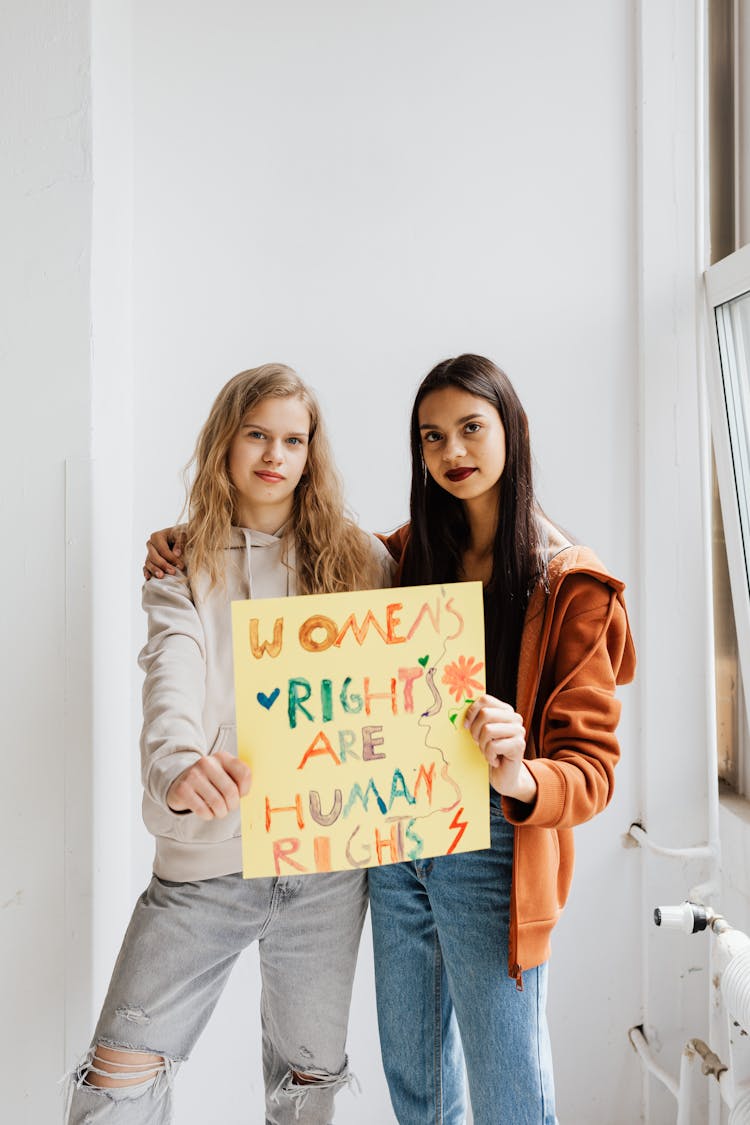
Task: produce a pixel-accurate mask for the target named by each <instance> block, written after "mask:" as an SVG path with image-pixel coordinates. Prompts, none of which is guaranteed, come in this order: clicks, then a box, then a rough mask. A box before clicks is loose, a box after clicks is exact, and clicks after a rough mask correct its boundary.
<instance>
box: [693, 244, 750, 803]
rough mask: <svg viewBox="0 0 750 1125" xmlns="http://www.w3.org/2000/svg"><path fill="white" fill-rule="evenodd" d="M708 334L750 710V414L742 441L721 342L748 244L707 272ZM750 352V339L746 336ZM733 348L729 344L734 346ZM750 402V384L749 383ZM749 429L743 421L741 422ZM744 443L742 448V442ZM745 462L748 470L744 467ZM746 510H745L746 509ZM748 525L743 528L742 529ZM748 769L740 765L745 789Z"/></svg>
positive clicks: (740, 285)
mask: <svg viewBox="0 0 750 1125" xmlns="http://www.w3.org/2000/svg"><path fill="white" fill-rule="evenodd" d="M704 281H705V294H706V303H707V318H708V322H707V328H708V333H707V334H708V337H709V349H708V351H709V362H708V364H707V366H706V383H707V391H708V404H709V414H710V421H711V434H712V438H713V447H714V459H715V464H716V475H717V482H718V488H719V499H720V503H721V514H722V521H723V524H724V536H725V541H726V551H727V564H728V568H729V584H730V588H731V594H732V608H733V613H734V621H735V628H736V632H737V648H738V658H739V664H740V672H741V676H740V679H741V681H742V687H743V693H744V704H745V708H746V713H747V714H748V715H750V418H748V420H747V426H748V434H747V439H748V440H747V444H746V445H744V443H739V442H738V440H737V439H738V436H739V434H738V426H737V417H738V414H739V415H740V416H741V415H742V404H741V403H740V393H741V392H740V391H739V388H738V386H737V380H736V379H733V376H734V375H735V374H736V372H735V371H733V370H731V369H732V368H734V362H735V361H734V355H733V354H732V355H731V356H730V365H729V366H730V370H729V371H725V370H724V368H723V367H722V362H721V344H722V343H723V342H724V340H725V338H726V327H727V326H726V321H727V316H728V310H726V308H724V306H726V305H727V304H728V303H729V302H731V301H734V300H736V299H737V298H740V297H742V296H744V295H746V294H750V245H747V246H743V247H742V248H741V249H740V250H737V251H735V252H734V253H733V254H730V255H729V256H728V257H726V258H723V259H722V260H721V261H720V262H717V263H716V264H715V265H713V266H710V267H709V268H708V269H707V270H706V271H705V274H704ZM745 346H746V348H747V349H748V351H749V352H750V340H746V341H745ZM730 350H731V349H730ZM746 405H747V406H749V407H750V388H747V389H746ZM742 429H743V430H744V429H745V426H744V425H743V426H742ZM743 446H744V448H743ZM743 468H744V472H743V471H742V469H743ZM743 513H744V515H743ZM743 525H744V534H743ZM744 774H745V771H744V770H743V769H740V779H741V790H744V788H745V785H744V781H745V780H746V779H745V777H744Z"/></svg>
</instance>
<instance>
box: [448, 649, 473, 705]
mask: <svg viewBox="0 0 750 1125" xmlns="http://www.w3.org/2000/svg"><path fill="white" fill-rule="evenodd" d="M482 668H484V664H483V663H482V661H481V660H474V658H473V657H472V656H469V657H466V656H459V658H458V660H456V661H455V662H454V663H453V664H448V665H446V668H445V671H444V672H443V679H442V681H441V682H442V683H444V684H447V685H448V691H449V692H450V694H451V695H454V696H455V697H456V702H457V703H460V702H461V700H462V698H465V697H468V696H470V695H476V694H479V695H481V693H482V692H483V691H484V684H482V683H480V681H479V680H475V679H474V678H473V677H474V676H476V674H477V673H478V672H481V670H482Z"/></svg>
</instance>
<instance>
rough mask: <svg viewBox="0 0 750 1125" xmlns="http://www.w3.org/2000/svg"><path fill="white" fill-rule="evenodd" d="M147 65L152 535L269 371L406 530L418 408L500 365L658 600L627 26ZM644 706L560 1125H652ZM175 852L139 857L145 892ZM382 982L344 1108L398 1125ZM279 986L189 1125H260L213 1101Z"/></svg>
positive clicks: (143, 218)
mask: <svg viewBox="0 0 750 1125" xmlns="http://www.w3.org/2000/svg"><path fill="white" fill-rule="evenodd" d="M133 51H134V54H133V69H134V95H135V97H134V114H135V117H134V136H135V273H134V280H135V284H134V314H135V355H136V404H135V428H136V433H137V435H138V448H139V456H138V458H137V461H136V481H135V517H134V523H135V526H136V528H137V527H141V528H142V533H143V537H144V538H145V534H146V531H147V530H148V529H151V528H153V527H159V526H163V525H164V524H165V523H167V522H170V521H171V520H172V519H173V518H174V516H175V515H176V514H177V512H178V510H179V506H180V503H181V491H180V488H179V481H178V474H177V470H178V467H179V466H181V465H182V464H184V462H185V461H186V460H187V458H188V456H189V454H190V452H191V448H192V443H193V441H194V438H195V435H196V433H197V429H198V427H199V425H200V423H201V422H202V420H203V419H204V417H205V415H206V413H207V410H208V408H209V405H210V402H211V400H212V398H213V396H214V394H215V392H216V391H217V389H218V388H219V386H220V385H221V384H222V383H223V382H224V381H225V379H227V378H228V377H229V376H230V375H232V374H234V373H235V372H236V371H238V370H241V369H242V368H243V367H247V366H251V365H254V364H257V363H260V362H262V361H265V360H268V359H271V358H279V359H281V360H284V361H286V362H289V363H291V364H293V365H295V366H297V367H298V369H299V370H300V371H301V372H302V373H303V374H304V375H305V376H306V377H307V378H308V379H310V380H311V381H312V383H313V384H314V385H315V386H316V387H317V388H318V390H319V391H320V393H321V396H322V398H323V401H324V404H325V407H326V410H327V415H328V417H329V420H330V422H331V427H332V430H333V434H334V439H335V445H336V449H337V452H338V455H339V460H340V463H341V466H342V468H343V469H344V471H345V474H346V479H347V482H348V486H349V495H350V499H351V501H352V503H353V505H354V507H355V508H356V510H357V511H358V512H359V514H360V516H361V519H362V520H363V522H364V523H365V524H366V525H367V526H369V527H375V528H389V527H392V526H394V525H395V524H396V523H397V522H398V521H399V520H400V519H402V518H403V517H404V515H405V513H406V510H407V509H406V502H407V490H408V481H407V475H406V474H407V468H406V465H407V461H406V450H407V438H406V434H407V426H406V422H407V413H408V407H409V402H410V398H411V395H412V393H413V390H414V389H415V387H416V384H417V383H418V381H419V379H420V378H421V376H422V375H423V374H424V373H426V371H427V370H428V369H429V367H430V366H431V365H432V364H433V363H434V362H436V361H437V360H438V359H440V358H442V357H444V356H446V355H449V354H455V353H457V352H459V351H463V350H475V351H479V352H484V353H487V354H489V355H491V356H492V357H493V358H495V359H496V360H498V361H499V362H500V363H501V364H503V365H505V367H506V369H507V370H508V372H509V373H510V375H511V377H512V378H513V379H514V381H515V382H516V385H517V387H518V389H519V392H520V394H521V396H522V398H523V400H524V402H525V404H526V405H527V407H528V410H529V413H530V416H531V423H532V434H533V438H534V446H535V451H536V456H537V460H538V462H539V466H540V473H539V482H540V489H541V494H542V498H543V501H544V504H545V506H546V507H547V509H548V510H549V512H550V513H551V514H552V515H553V516H555V517H557V518H558V519H559V520H561V521H562V522H563V523H564V524H565V525H566V526H568V527H569V528H571V529H572V530H573V531H574V532H575V534H577V535H578V536H579V537H580V538H582V539H583V540H585V541H589V542H591V543H592V544H593V545H594V546H595V547H596V548H597V550H598V551H599V552H600V553H601V555H602V556H603V557H604V558H605V559H606V560H607V561H608V562H609V563H610V565H611V566H613V567H614V569H615V570H616V571H617V572H618V573H619V574H621V575H622V576H623V577H624V578H625V579H626V580H627V581H628V582H629V583H630V584H632V585H636V584H637V579H638V574H637V543H636V510H635V503H636V498H637V442H636V428H635V425H636V421H635V420H636V412H637V406H638V401H637V334H636V328H635V278H636V275H635V265H636V257H635V246H636V242H635V236H636V223H635V215H636V211H635V195H634V192H635V183H636V168H635V87H634V81H635V72H634V28H633V26H632V16H631V13H630V5H629V4H628V3H625V2H622V3H610V4H606V5H602V4H601V3H598V2H594V0H592V2H578V3H574V4H567V5H559V4H546V5H544V6H543V10H542V11H540V9H539V7H538V6H529V5H519V4H514V3H510V2H507V3H499V4H487V3H478V2H468V3H463V4H461V5H457V4H453V3H434V2H427V0H422V2H414V3H408V4H403V3H396V2H386V3H379V4H369V5H352V4H348V3H344V2H334V0H327V2H324V3H318V4H315V5H310V4H307V3H303V2H284V3H280V4H275V5H265V4H264V5H261V4H255V3H252V4H247V3H232V2H227V0H222V2H221V3H218V4H215V5H212V8H211V13H210V16H209V15H208V14H207V10H206V7H205V5H203V4H199V3H195V2H189V3H184V2H182V3H179V4H177V3H172V2H165V3H161V4H159V5H153V4H145V3H139V4H137V5H136V19H135V25H134V35H133ZM141 627H142V626H141ZM624 695H625V696H626V698H627V710H626V719H625V722H624V723H623V741H624V751H625V754H624V757H625V760H624V762H623V765H622V766H621V768H620V770H619V782H618V791H617V794H616V797H615V800H614V803H613V807H612V808H611V809H610V810H608V812H607V813H606V814H605V815H604V816H603V817H602V818H601V819H600V820H599V821H598V822H596V823H594V824H592V825H590V826H587V827H585V828H584V829H582V830H581V832H580V833H579V862H578V873H577V879H576V883H575V885H574V891H573V899H572V902H571V905H570V908H569V910H568V912H567V915H566V917H565V919H564V921H563V922H562V924H561V926H560V929H559V933H558V935H557V939H556V942H555V951H554V960H553V972H552V997H551V1004H550V1016H551V1023H552V1031H553V1037H554V1043H555V1055H556V1064H557V1078H558V1086H559V1100H560V1114H561V1120H562V1121H563V1122H576V1123H577V1125H581V1123H585V1122H592V1123H593V1122H600V1121H602V1120H608V1121H611V1122H614V1121H615V1118H614V1117H613V1116H612V1114H613V1112H616V1113H619V1114H620V1117H619V1120H621V1121H622V1122H623V1123H624V1122H628V1123H631V1122H632V1121H634V1120H636V1119H637V1117H638V1113H639V1104H640V1089H639V1074H638V1068H637V1064H636V1061H635V1058H634V1056H633V1055H632V1052H631V1050H630V1048H629V1046H628V1043H627V1038H626V1031H627V1028H628V1027H629V1026H630V1025H631V1024H635V1023H639V1022H640V1020H641V1015H640V992H639V982H640V965H639V949H638V936H639V931H638V924H637V920H636V913H637V909H638V906H639V899H638V859H637V858H634V857H633V855H632V853H628V852H625V851H624V850H623V848H622V845H621V839H620V837H621V834H622V833H623V832H624V831H625V829H626V828H627V826H628V825H629V823H630V821H631V820H632V819H634V818H635V816H636V815H637V813H638V811H639V807H638V805H637V799H636V784H637V780H638V776H639V773H638V770H639V766H638V745H637V742H636V739H635V737H634V732H635V730H636V719H637V712H636V708H637V701H636V699H635V694H634V692H633V691H632V690H631V691H627V692H625V693H624ZM141 839H142V838H141ZM149 855H150V846H149V845H148V844H147V843H146V844H141V843H140V842H139V843H138V845H137V860H136V867H137V870H138V878H136V879H135V883H136V884H137V883H138V881H139V878H143V877H145V872H146V867H147V858H148V856H149ZM612 887H617V891H618V894H617V902H616V904H613V903H612V901H611V888H612ZM623 917H625V918H627V919H629V920H632V921H628V923H627V924H626V927H625V933H624V934H623ZM592 918H595V923H594V924H592ZM614 948H617V949H618V950H623V952H621V953H620V954H619V955H618V961H617V971H616V972H613V967H612V959H611V951H612V949H614ZM360 969H361V974H360V980H359V982H358V989H357V999H356V1003H355V1009H354V1015H353V1041H352V1051H351V1054H352V1060H353V1065H354V1067H355V1069H356V1070H357V1073H358V1074H359V1077H360V1079H361V1081H362V1083H363V1086H364V1092H365V1093H364V1096H363V1097H362V1098H359V1099H358V1100H357V1101H356V1102H355V1101H354V1100H353V1099H351V1098H350V1096H349V1095H342V1096H341V1098H340V1107H341V1108H340V1113H341V1116H342V1120H344V1121H347V1120H352V1119H353V1116H354V1114H356V1116H357V1120H359V1121H361V1122H373V1125H374V1123H376V1122H377V1123H378V1125H382V1123H383V1122H385V1121H390V1120H391V1119H392V1118H391V1115H390V1111H389V1109H388V1108H387V1101H386V1095H385V1091H384V1086H383V1081H382V1077H381V1075H380V1072H379V1068H378V1064H377V1044H376V1037H375V1030H374V1025H373V1023H372V1019H373V1015H372V1011H373V1010H372V995H371V988H370V966H369V962H368V960H367V959H366V958H363V959H362V963H361V966H360ZM256 988H257V985H256V977H255V972H254V968H253V967H252V964H251V959H248V964H247V965H246V966H245V967H244V968H243V971H242V973H241V975H240V976H239V977H238V978H237V979H235V980H234V981H233V983H232V986H231V988H230V990H229V992H228V994H227V995H226V996H225V998H224V1001H223V1003H222V1005H221V1008H220V1011H219V1012H218V1013H217V1017H216V1020H215V1021H214V1023H213V1025H212V1026H211V1027H210V1028H209V1030H208V1032H207V1033H206V1035H205V1037H204V1039H203V1041H202V1042H201V1044H200V1046H199V1048H198V1050H197V1051H196V1053H195V1056H194V1059H193V1063H194V1065H192V1066H191V1067H189V1068H186V1069H185V1071H184V1072H183V1075H182V1077H181V1083H180V1094H179V1096H180V1098H181V1101H180V1104H181V1106H182V1107H183V1108H182V1111H181V1112H182V1115H183V1118H182V1119H184V1120H185V1121H186V1122H188V1121H190V1120H195V1121H197V1120H199V1118H200V1116H201V1115H202V1114H204V1113H207V1112H208V1107H209V1105H210V1106H212V1107H213V1114H214V1115H215V1116H217V1117H221V1116H224V1119H226V1120H227V1121H228V1122H233V1121H234V1120H239V1118H238V1117H237V1110H236V1108H235V1107H236V1093H235V1091H234V1090H233V1089H222V1088H221V1085H219V1086H218V1088H217V1084H216V1083H215V1082H211V1083H207V1082H206V1078H205V1076H206V1074H210V1073H217V1071H218V1070H219V1069H221V1070H222V1071H223V1070H225V1069H226V1058H227V1056H228V1057H229V1060H230V1069H231V1070H233V1071H234V1070H235V1068H238V1069H239V1070H240V1071H241V1072H242V1073H243V1074H246V1075H248V1074H249V1081H250V1082H252V1084H253V1088H254V1091H255V1093H254V1096H255V1097H258V1096H259V1095H258V1090H259V1088H260V1085H259V1081H260V1080H259V1067H258V1063H257V1057H258V1048H257V1026H256V1025H257V1017H256V1016H255V1007H256V1003H255V994H256ZM248 995H249V996H250V1015H249V1016H248V1015H246V1014H241V1011H242V1008H243V1006H245V1007H246V1006H247V998H248ZM572 1012H575V1013H576V1017H575V1033H574V1035H571V1013H572ZM222 1058H223V1059H224V1062H222V1061H221V1060H222ZM592 1059H594V1060H595V1066H592V1065H591V1060H592ZM584 1060H585V1061H584ZM614 1107H618V1108H617V1109H614ZM191 1115H194V1117H193V1116H191Z"/></svg>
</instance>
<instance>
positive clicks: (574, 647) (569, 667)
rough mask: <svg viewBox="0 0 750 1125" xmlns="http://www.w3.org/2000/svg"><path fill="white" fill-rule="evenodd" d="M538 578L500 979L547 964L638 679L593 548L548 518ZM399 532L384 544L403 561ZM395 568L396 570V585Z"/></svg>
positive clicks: (619, 607) (521, 702)
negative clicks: (579, 847)
mask: <svg viewBox="0 0 750 1125" xmlns="http://www.w3.org/2000/svg"><path fill="white" fill-rule="evenodd" d="M543 528H544V531H545V532H546V537H547V574H546V579H545V581H544V582H540V583H539V585H537V587H536V588H535V589H534V591H533V592H532V595H531V598H530V600H529V604H528V607H527V609H526V618H525V621H524V627H523V633H522V635H521V651H520V657H519V664H518V682H517V687H516V704H515V706H516V710H517V711H518V713H519V714H520V715H522V716H523V723H524V727H525V728H526V764H527V765H528V767H529V769H530V770H531V772H532V774H533V775H534V780H535V781H536V784H537V794H536V798H535V800H534V801H533V802H532V803H530V804H524V803H523V802H521V801H516V800H512V799H510V798H508V797H503V813H504V814H505V818H506V820H508V821H509V822H510V823H511V824H513V825H514V826H515V839H514V850H513V881H512V885H511V900H510V934H509V950H508V953H509V956H508V972H509V975H510V976H512V977H514V978H515V980H516V982H517V984H518V986H519V988H520V987H522V972H523V970H524V969H531V968H533V967H534V966H535V965H540V964H541V963H542V962H543V961H546V960H547V959H548V957H549V954H550V934H551V932H552V928H553V927H554V925H555V923H556V922H557V919H558V918H559V916H560V913H561V912H562V909H563V907H564V905H565V902H566V899H567V897H568V891H569V890H570V883H571V879H572V877H573V862H574V847H573V831H572V830H573V828H574V827H575V825H576V824H582V823H583V822H584V821H586V820H590V819H591V817H593V816H595V815H596V813H598V812H600V811H601V810H602V809H603V808H604V807H605V806H606V805H607V804H608V803H609V801H610V798H611V797H612V792H613V787H614V768H615V765H616V764H617V761H618V759H619V756H620V748H619V744H618V741H617V737H616V734H615V731H616V727H617V723H618V720H619V718H620V702H619V700H618V699H616V698H615V687H616V685H617V684H626V683H629V682H630V681H631V680H632V679H633V676H634V674H635V648H634V645H633V639H632V637H631V634H630V626H629V625H628V618H627V612H626V609H625V602H624V599H623V591H624V589H625V587H624V584H623V583H622V582H620V581H618V579H616V578H613V577H612V575H611V574H609V572H608V571H607V569H606V568H605V567H604V565H603V564H602V563H601V562H600V561H599V559H598V558H597V557H596V555H595V554H594V553H593V551H590V550H589V549H588V548H587V547H579V546H575V545H573V544H572V543H570V542H569V541H568V540H567V539H565V538H564V537H563V536H562V535H561V534H560V532H559V531H558V530H557V529H556V528H555V527H554V526H553V525H552V524H550V523H548V522H547V521H543ZM408 535H409V527H408V524H407V525H404V527H401V528H399V529H398V530H397V531H395V532H394V533H393V534H392V535H390V536H387V537H384V539H383V541H384V542H385V544H386V546H387V547H388V549H389V551H390V552H391V554H392V555H393V557H394V558H395V559H396V560H397V562H398V561H400V559H401V556H402V554H403V550H404V547H405V545H406V541H407V539H408ZM399 577H400V567H399V569H398V570H397V573H396V579H395V582H396V584H397V583H398V580H399Z"/></svg>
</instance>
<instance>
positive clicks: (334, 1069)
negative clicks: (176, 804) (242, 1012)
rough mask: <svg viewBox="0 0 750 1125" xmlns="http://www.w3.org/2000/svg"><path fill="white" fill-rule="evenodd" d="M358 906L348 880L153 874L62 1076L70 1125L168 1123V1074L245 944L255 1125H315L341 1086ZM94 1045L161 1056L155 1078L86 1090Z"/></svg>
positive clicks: (356, 876)
mask: <svg viewBox="0 0 750 1125" xmlns="http://www.w3.org/2000/svg"><path fill="white" fill-rule="evenodd" d="M366 909H367V882H366V878H365V875H364V874H363V873H362V872H359V871H334V872H330V873H325V874H321V875H305V876H304V877H301V878H300V877H288V878H280V879H248V880H244V879H243V878H242V876H241V875H239V874H237V875H224V876H222V877H220V878H217V879H204V880H202V881H200V882H195V883H170V882H166V881H164V880H161V879H157V878H156V877H154V878H153V879H152V880H151V883H150V884H149V886H148V888H147V889H146V891H145V892H144V893H143V894H142V895H141V897H140V898H139V900H138V902H137V903H136V906H135V910H134V911H133V916H132V918H131V921H130V925H129V927H128V930H127V933H126V934H125V939H124V941H123V944H122V948H121V950H120V955H119V957H118V959H117V963H116V965H115V969H114V973H113V975H112V980H111V983H110V986H109V991H108V993H107V997H106V999H105V1001H104V1006H103V1008H102V1012H101V1016H100V1018H99V1023H98V1025H97V1028H96V1032H95V1034H94V1038H93V1041H92V1046H91V1048H90V1049H89V1052H88V1053H87V1055H86V1056H85V1058H84V1059H83V1060H82V1062H81V1063H80V1064H79V1066H78V1067H77V1068H76V1070H75V1072H74V1074H73V1075H72V1076H71V1080H70V1091H69V1096H70V1111H69V1113H70V1116H69V1119H68V1120H69V1122H70V1125H84V1123H86V1125H98V1123H99V1122H102V1123H103V1122H107V1123H109V1122H112V1125H115V1123H117V1125H168V1123H169V1122H171V1120H172V1112H173V1110H172V1080H173V1077H174V1074H175V1073H176V1071H177V1069H178V1067H179V1065H180V1063H181V1062H182V1061H184V1060H185V1059H186V1058H187V1057H188V1055H189V1054H190V1051H191V1049H192V1048H193V1046H194V1044H195V1042H196V1040H197V1039H198V1036H199V1035H200V1033H201V1031H202V1030H203V1028H204V1027H205V1025H206V1023H207V1021H208V1018H209V1016H210V1015H211V1012H212V1011H213V1009H214V1006H215V1004H216V1002H217V1000H218V999H219V996H220V995H221V992H222V990H223V988H224V985H225V984H226V982H227V979H228V977H229V973H230V972H231V969H232V966H233V965H234V963H235V961H236V960H237V958H238V956H239V954H240V953H241V952H242V950H243V949H244V948H245V946H247V945H249V944H250V943H251V942H253V941H257V942H258V950H259V954H260V966H261V977H262V983H263V991H262V998H261V1025H262V1037H263V1077H264V1082H265V1089H266V1097H265V1119H266V1122H267V1125H292V1123H293V1122H294V1123H295V1125H299V1122H302V1123H303V1125H328V1122H330V1121H331V1119H332V1117H333V1100H334V1097H335V1094H336V1091H337V1090H338V1089H340V1088H341V1087H342V1085H345V1084H346V1083H347V1082H348V1080H349V1072H348V1067H347V1059H346V1054H345V1051H344V1046H345V1040H346V1028H347V1021H348V1016H349V1003H350V1000H351V991H352V982H353V978H354V967H355V962H356V959H357V949H358V947H359V939H360V934H361V932H362V923H363V921H364V916H365V911H366ZM97 1045H101V1046H103V1047H109V1048H113V1049H116V1050H118V1051H128V1050H130V1051H142V1052H147V1053H150V1054H156V1055H161V1056H163V1057H164V1064H163V1066H162V1067H160V1068H159V1073H158V1074H156V1076H155V1077H154V1076H148V1074H147V1073H145V1072H146V1071H147V1068H145V1067H144V1068H138V1067H134V1071H135V1074H134V1075H133V1076H134V1077H138V1078H139V1079H141V1078H143V1081H139V1082H138V1084H136V1085H132V1086H125V1085H122V1086H120V1087H119V1088H118V1089H112V1088H108V1089H102V1088H99V1087H96V1086H93V1085H88V1084H87V1083H86V1077H87V1074H88V1073H89V1072H90V1071H91V1070H92V1069H96V1068H97V1056H96V1047H97ZM100 1065H101V1064H100ZM300 1074H302V1075H306V1076H310V1077H313V1078H315V1079H316V1081H315V1083H314V1084H305V1083H303V1082H300V1081H298V1080H297V1075H300ZM239 1096H240V1094H239V1092H238V1097H239ZM245 1117H246V1119H247V1120H248V1121H258V1120H259V1119H260V1118H259V1114H258V1107H257V1106H255V1105H250V1104H248V1106H247V1112H246V1114H245Z"/></svg>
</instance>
